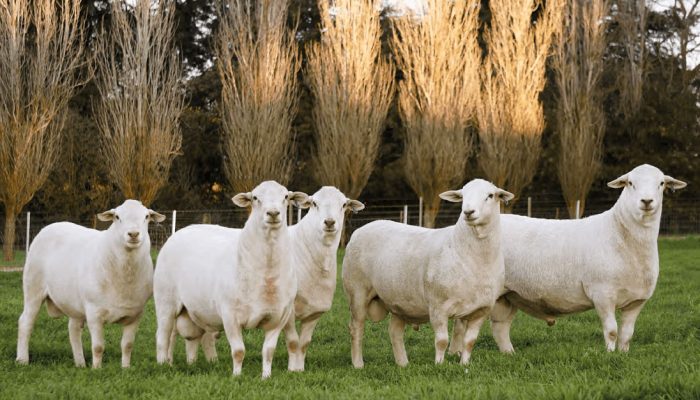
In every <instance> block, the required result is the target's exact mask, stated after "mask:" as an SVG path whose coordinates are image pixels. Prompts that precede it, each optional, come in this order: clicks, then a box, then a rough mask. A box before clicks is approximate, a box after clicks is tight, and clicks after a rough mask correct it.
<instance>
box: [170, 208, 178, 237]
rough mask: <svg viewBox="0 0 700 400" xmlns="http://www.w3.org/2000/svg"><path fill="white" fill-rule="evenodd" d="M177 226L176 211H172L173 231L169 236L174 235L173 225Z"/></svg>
mask: <svg viewBox="0 0 700 400" xmlns="http://www.w3.org/2000/svg"><path fill="white" fill-rule="evenodd" d="M176 224H177V210H173V229H172V233H171V235H174V234H175V225H176Z"/></svg>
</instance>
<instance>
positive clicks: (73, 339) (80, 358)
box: [68, 318, 85, 367]
mask: <svg viewBox="0 0 700 400" xmlns="http://www.w3.org/2000/svg"><path fill="white" fill-rule="evenodd" d="M83 326H85V320H84V319H80V318H69V319H68V336H69V337H70V347H71V349H72V350H73V361H74V362H75V366H76V367H85V355H84V354H83V341H82V338H81V336H82V333H83Z"/></svg>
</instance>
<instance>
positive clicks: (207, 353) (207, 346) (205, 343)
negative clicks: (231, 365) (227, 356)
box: [202, 332, 219, 362]
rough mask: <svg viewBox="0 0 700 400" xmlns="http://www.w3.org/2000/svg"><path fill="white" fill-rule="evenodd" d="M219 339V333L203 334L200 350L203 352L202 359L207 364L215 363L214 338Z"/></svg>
mask: <svg viewBox="0 0 700 400" xmlns="http://www.w3.org/2000/svg"><path fill="white" fill-rule="evenodd" d="M217 337H219V332H205V333H204V335H202V350H203V351H204V358H205V359H206V360H207V361H208V362H215V361H216V359H217V355H216V338H217Z"/></svg>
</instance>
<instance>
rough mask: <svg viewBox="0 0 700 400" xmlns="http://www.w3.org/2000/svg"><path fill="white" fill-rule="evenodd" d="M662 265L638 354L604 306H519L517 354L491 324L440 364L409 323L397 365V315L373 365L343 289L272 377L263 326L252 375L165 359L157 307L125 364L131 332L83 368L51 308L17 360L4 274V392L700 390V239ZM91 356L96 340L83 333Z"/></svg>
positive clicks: (664, 246) (665, 244)
mask: <svg viewBox="0 0 700 400" xmlns="http://www.w3.org/2000/svg"><path fill="white" fill-rule="evenodd" d="M659 246H660V251H661V274H660V277H659V283H658V287H657V289H656V293H655V294H654V297H652V299H651V300H650V301H649V302H648V303H647V306H646V308H645V309H644V310H643V311H642V314H641V315H640V317H639V319H638V321H637V326H636V332H635V336H634V339H633V340H632V345H631V350H630V352H629V353H628V354H621V353H617V352H616V353H612V354H608V353H606V352H605V346H604V342H603V337H602V333H601V327H600V323H599V321H598V317H597V316H596V314H595V313H594V312H592V311H589V312H586V313H583V314H579V315H575V316H572V317H568V318H564V319H560V320H559V321H558V322H557V324H556V325H555V326H553V327H548V326H547V325H546V324H545V323H544V322H543V321H539V320H535V319H533V318H530V317H528V316H525V315H524V314H522V313H521V314H519V315H518V317H517V318H516V320H515V323H514V325H513V331H512V339H513V344H514V345H515V347H516V352H517V353H516V354H515V355H512V356H506V355H502V354H500V353H499V352H498V350H497V348H496V344H495V343H494V341H493V339H492V338H491V336H490V330H489V328H488V326H487V325H488V324H486V325H485V327H484V329H482V332H481V335H480V337H479V341H478V343H477V345H476V347H475V349H474V353H473V356H472V363H471V364H470V365H469V367H468V369H467V370H465V368H464V367H461V366H460V365H459V364H458V363H457V360H456V357H454V356H451V357H448V359H447V362H446V363H445V364H443V365H439V366H436V365H434V364H433V357H434V350H433V335H432V330H431V329H430V327H429V326H427V325H424V326H423V327H421V329H420V330H419V331H417V332H415V331H413V330H412V329H408V330H407V331H406V348H407V351H408V356H409V360H410V364H409V366H408V367H406V368H399V367H397V366H396V365H395V364H394V360H393V355H392V352H391V345H390V342H389V337H388V334H387V324H386V322H387V321H383V322H382V323H379V324H372V323H368V326H367V329H366V334H365V346H364V354H365V368H364V369H363V370H354V369H353V368H352V366H351V363H350V336H349V333H348V329H347V324H348V320H349V313H348V310H347V303H346V301H345V296H344V295H343V292H342V287H341V286H340V284H339V286H338V291H337V293H336V298H335V303H334V305H333V309H332V310H331V311H330V312H329V313H328V314H326V315H325V316H324V317H323V318H322V319H321V322H320V323H319V325H318V328H317V329H316V333H315V335H314V341H313V342H312V343H311V347H310V350H309V355H308V357H307V361H306V372H303V373H290V372H287V371H286V366H287V355H286V350H285V348H284V344H283V341H282V340H280V343H279V344H278V347H277V352H276V354H275V360H274V362H273V375H272V378H271V379H269V380H267V381H261V379H260V373H261V357H260V348H261V345H262V335H261V332H259V331H251V332H248V334H247V335H246V341H245V342H246V349H247V353H246V358H245V361H244V364H243V375H242V376H240V377H237V378H234V377H233V376H232V375H231V356H230V354H229V350H228V343H227V342H226V340H225V339H220V340H219V342H218V344H217V349H218V352H219V362H217V363H215V364H211V365H210V364H208V363H206V362H205V361H204V360H203V357H202V356H201V354H200V360H199V361H198V362H197V364H196V365H194V366H188V365H186V363H185V355H184V344H183V343H182V340H179V341H178V346H177V348H176V353H175V358H176V360H175V364H174V365H173V366H172V367H171V366H159V365H157V364H156V362H155V319H154V311H153V303H152V302H150V303H149V304H148V307H147V310H146V312H145V317H144V318H143V320H142V323H141V327H140V329H139V333H138V335H137V336H136V344H135V348H134V353H133V360H132V367H131V368H130V369H128V370H122V368H121V367H120V350H119V338H120V337H121V336H120V335H121V329H120V327H118V326H114V325H113V326H108V327H107V329H106V337H105V340H106V351H105V358H104V367H103V368H102V369H101V370H91V369H77V368H75V367H73V360H72V354H71V350H70V344H69V342H68V328H67V320H66V319H65V318H64V319H56V320H54V319H50V318H48V316H47V315H46V312H45V311H42V312H41V313H40V317H39V320H38V321H37V324H36V326H35V329H34V334H33V336H32V340H31V343H30V348H29V352H30V364H29V365H28V366H19V365H16V364H15V361H14V359H15V346H16V340H17V318H18V316H19V314H20V312H21V309H22V289H21V273H20V272H7V273H0V396H1V397H2V398H11V399H19V398H32V399H34V398H52V399H54V398H92V397H100V398H103V397H107V398H133V397H138V398H188V399H198V398H209V397H213V398H220V397H226V398H241V397H245V398H246V399H252V398H265V399H269V398H327V397H340V398H354V399H359V398H407V397H410V398H419V397H430V398H475V397H479V398H481V397H483V398H518V399H535V398H537V399H539V398H557V399H558V398H567V399H598V398H600V399H620V398H629V399H638V398H682V399H694V398H700V239H699V238H686V239H662V240H661V241H660V243H659ZM83 346H84V348H85V355H86V358H87V360H88V364H89V362H90V350H89V349H90V341H89V336H88V333H87V330H86V331H85V332H84V334H83Z"/></svg>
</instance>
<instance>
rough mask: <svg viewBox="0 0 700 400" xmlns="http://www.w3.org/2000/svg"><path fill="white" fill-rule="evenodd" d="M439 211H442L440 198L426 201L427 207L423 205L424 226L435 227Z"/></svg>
mask: <svg viewBox="0 0 700 400" xmlns="http://www.w3.org/2000/svg"><path fill="white" fill-rule="evenodd" d="M438 211H440V200H439V199H438V201H436V202H435V201H433V202H429V201H426V202H425V207H423V226H424V227H425V228H435V219H436V218H437V215H438Z"/></svg>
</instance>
